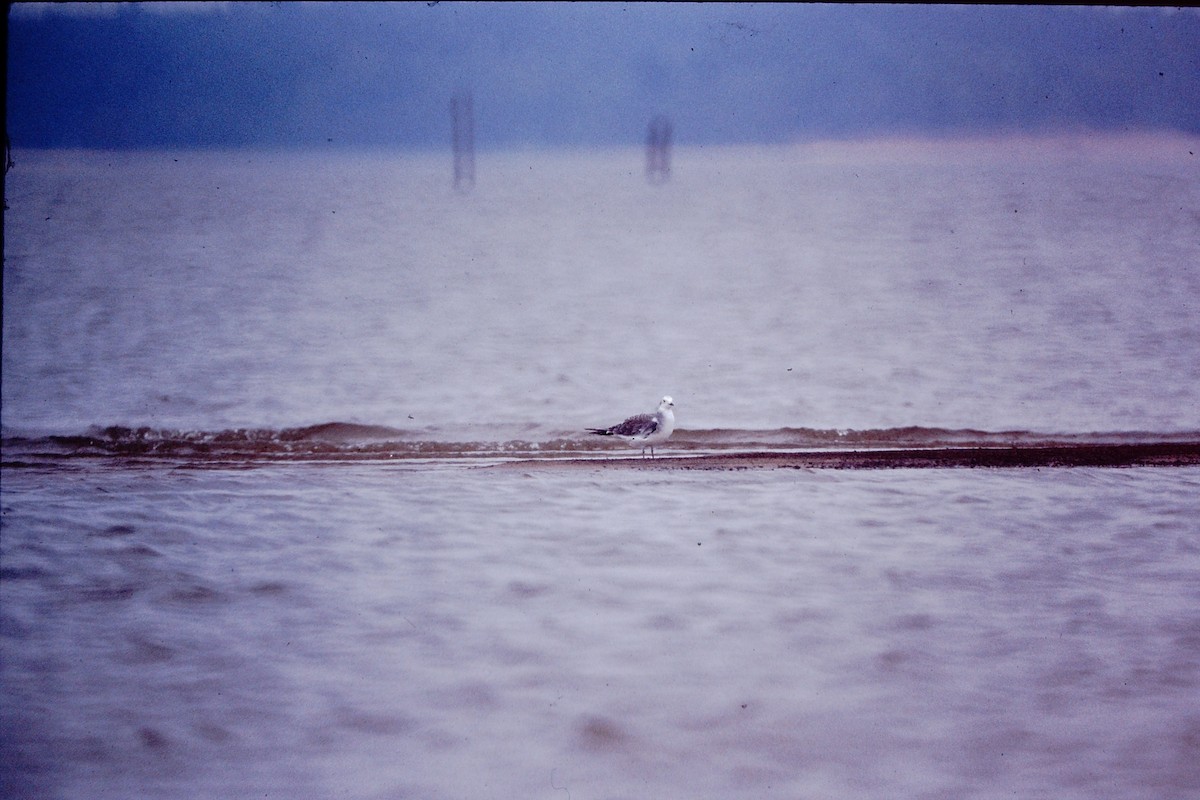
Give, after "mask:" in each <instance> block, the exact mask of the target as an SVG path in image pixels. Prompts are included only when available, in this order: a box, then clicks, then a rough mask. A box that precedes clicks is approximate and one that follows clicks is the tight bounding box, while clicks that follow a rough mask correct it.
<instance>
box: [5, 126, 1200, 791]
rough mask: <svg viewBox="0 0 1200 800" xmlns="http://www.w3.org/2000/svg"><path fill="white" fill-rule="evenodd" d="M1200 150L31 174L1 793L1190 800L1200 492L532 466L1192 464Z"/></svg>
mask: <svg viewBox="0 0 1200 800" xmlns="http://www.w3.org/2000/svg"><path fill="white" fill-rule="evenodd" d="M1198 144H1200V143H1198V142H1196V141H1195V140H1191V139H1180V138H1170V137H1156V138H1146V137H1143V138H1132V137H1131V138H1122V139H1115V140H1114V139H1109V140H1105V139H1059V140H1042V141H1032V140H1003V141H994V142H949V141H948V142H935V143H929V142H887V143H876V144H842V145H835V144H823V145H804V146H800V145H797V146H795V147H788V148H728V149H715V150H712V149H707V148H706V149H697V150H687V149H683V150H680V151H678V152H677V153H676V158H675V161H674V167H675V169H674V172H673V175H672V179H671V181H670V182H668V183H667V184H665V185H659V186H651V185H648V184H647V182H646V181H645V179H644V177H643V176H642V174H641V160H640V158H641V154H640V153H638V152H637V151H635V150H624V151H610V152H601V153H508V154H491V155H487V156H486V157H484V154H481V156H480V159H479V181H478V184H477V186H476V189H475V191H474V192H472V193H469V194H457V193H455V192H454V191H452V189H451V188H450V186H449V177H450V175H449V171H450V170H449V164H448V159H446V158H444V157H442V156H432V155H430V156H424V155H411V154H410V155H403V154H387V153H340V154H315V153H311V154H304V153H250V152H237V153H229V152H224V153H218V152H206V153H197V152H180V153H138V154H130V153H119V154H118V153H88V152H45V153H35V152H18V153H16V154H15V160H16V162H17V166H16V168H15V169H14V171H12V172H10V173H9V175H8V176H7V187H6V188H7V191H8V203H9V205H10V209H9V210H8V211H7V212H6V216H5V237H6V238H5V271H4V312H5V313H4V343H3V369H4V381H3V434H4V465H3V467H2V476H0V477H2V483H0V493H2V509H0V522H2V526H3V527H2V535H0V689H2V692H3V702H0V795H3V796H6V797H9V796H11V797H34V798H43V797H48V798H66V799H70V800H73V799H74V798H81V799H82V798H88V799H89V800H91V799H92V798H128V797H144V798H211V797H261V796H285V797H303V798H326V797H353V798H380V799H381V800H382V799H383V798H388V799H390V798H408V797H412V798H431V797H461V798H475V797H480V798H489V797H496V798H511V797H545V798H564V799H565V800H580V798H614V799H615V798H634V797H638V798H641V797H694V798H730V797H745V798H750V797H754V798H760V797H786V798H796V797H814V798H815V797H861V798H881V799H882V798H932V797H945V798H993V797H994V798H999V797H1013V796H1018V797H1053V798H1068V799H1071V798H1079V800H1084V798H1087V799H1088V800H1092V799H1094V798H1146V799H1147V800H1149V799H1150V798H1154V799H1155V800H1157V799H1158V798H1186V797H1193V796H1196V794H1197V792H1198V791H1200V766H1197V765H1200V713H1197V711H1195V709H1196V708H1200V588H1198V587H1200V526H1198V525H1197V523H1196V522H1195V520H1196V519H1200V500H1198V499H1197V498H1200V491H1198V489H1200V468H1196V467H1176V468H1135V469H1092V468H1075V469H996V470H968V469H925V470H881V471H861V470H859V471H855V470H849V471H841V470H836V471H835V470H761V469H760V470H746V471H721V470H710V471H700V472H689V471H682V470H676V469H669V468H663V469H650V470H625V469H600V468H599V467H596V468H592V467H589V466H587V465H586V464H585V465H582V466H578V465H577V466H566V465H562V464H559V463H558V462H557V461H556V460H555V459H548V460H547V459H545V457H544V455H543V454H545V453H548V452H554V453H558V452H559V451H564V450H565V451H569V452H571V453H582V454H584V455H586V456H588V457H590V458H602V457H605V456H608V455H614V454H613V453H610V452H609V450H608V449H607V445H605V444H604V443H603V442H594V441H589V440H588V439H587V438H585V436H586V435H585V434H583V432H582V431H583V429H584V428H586V427H589V426H595V425H606V424H612V423H614V422H617V421H619V420H620V419H621V418H622V417H624V416H625V415H627V414H630V413H636V412H640V411H649V410H651V409H652V408H653V406H654V404H655V403H656V402H657V399H658V397H659V396H661V395H662V394H665V393H669V394H671V395H672V396H673V397H674V398H675V401H676V413H677V418H678V424H679V427H680V430H679V432H678V433H677V434H676V437H675V438H674V439H673V442H676V444H674V445H673V444H672V442H668V443H667V445H666V446H665V448H663V450H664V451H665V453H667V454H670V453H671V451H672V447H673V446H674V447H677V448H679V449H680V450H682V451H684V452H688V451H689V449H690V448H699V449H705V448H707V449H713V448H723V449H733V450H739V449H741V450H755V449H761V448H763V447H776V446H780V447H795V446H797V443H799V446H820V447H825V446H831V444H832V443H836V442H837V441H839V438H840V437H843V436H844V437H845V439H846V441H847V442H851V443H856V444H857V445H865V446H875V447H887V446H889V445H891V444H895V443H896V442H903V443H904V445H905V446H914V444H915V445H916V446H919V445H920V444H922V443H926V444H932V443H944V442H947V441H948V442H950V443H951V444H954V443H964V442H971V443H982V444H984V445H986V446H996V445H999V444H1003V443H1004V442H1007V441H1020V442H1022V443H1031V442H1032V443H1034V444H1036V443H1037V442H1041V441H1049V440H1054V441H1059V440H1065V441H1082V442H1094V441H1107V440H1117V441H1134V442H1137V441H1160V440H1161V441H1190V440H1200V403H1198V402H1197V400H1198V398H1200V358H1198V357H1197V356H1198V355H1200V321H1198V320H1200V314H1197V310H1198V309H1197V302H1198V299H1200V275H1198V273H1197V265H1200V213H1198V211H1197V209H1200V202H1198V201H1200V168H1198V167H1197V162H1196V158H1195V155H1194V153H1195V152H1196V151H1197V145H1198ZM910 426H913V427H910ZM363 440H370V441H372V442H376V443H382V444H380V449H379V450H378V451H372V450H366V451H364V450H361V449H356V448H359V444H357V442H360V441H363ZM213 442H217V443H225V444H222V445H221V447H222V448H224V449H221V448H218V449H217V451H214V450H213V449H212V448H210V447H209V444H210V443H213ZM231 442H232V444H229V443H231ZM297 442H299V443H300V444H297ZM347 442H349V444H347ZM464 442H466V443H475V444H470V445H464V444H463V443H464ZM406 443H410V444H411V443H415V444H412V446H411V447H409V446H408V444H406ZM294 447H300V449H301V452H294V450H293V448H294ZM305 448H307V449H305ZM314 448H315V449H314ZM406 448H407V449H406ZM314 452H315V453H318V454H319V455H320V456H321V460H320V461H319V463H318V462H314V461H312V460H308V458H309V456H311V455H312V454H313V453H314ZM231 453H232V454H233V455H232V456H231V455H230V454H231ZM619 455H621V456H626V457H627V452H626V451H621V452H620V453H619ZM634 457H636V454H635V455H634ZM669 464H670V462H669V461H667V460H664V461H663V466H664V467H667V466H669Z"/></svg>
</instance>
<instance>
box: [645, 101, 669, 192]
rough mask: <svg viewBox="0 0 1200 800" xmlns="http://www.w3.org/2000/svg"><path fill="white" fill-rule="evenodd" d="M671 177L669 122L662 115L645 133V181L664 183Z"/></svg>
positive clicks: (653, 121)
mask: <svg viewBox="0 0 1200 800" xmlns="http://www.w3.org/2000/svg"><path fill="white" fill-rule="evenodd" d="M670 177H671V120H669V119H667V118H666V117H665V116H663V115H662V114H659V115H658V116H656V117H655V118H654V119H652V120H650V128H649V130H648V131H647V132H646V180H648V181H650V182H651V183H665V182H666V181H667V179H668V178H670Z"/></svg>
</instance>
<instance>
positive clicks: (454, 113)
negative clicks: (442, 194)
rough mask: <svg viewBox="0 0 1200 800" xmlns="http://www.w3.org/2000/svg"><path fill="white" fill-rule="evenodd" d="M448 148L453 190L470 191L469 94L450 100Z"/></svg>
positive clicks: (471, 120)
mask: <svg viewBox="0 0 1200 800" xmlns="http://www.w3.org/2000/svg"><path fill="white" fill-rule="evenodd" d="M450 146H451V148H452V149H453V151H454V188H455V189H457V190H458V191H460V192H467V191H470V190H471V188H472V187H474V186H475V113H474V109H473V108H472V102H471V93H470V92H459V93H458V94H456V95H454V96H453V97H451V98H450Z"/></svg>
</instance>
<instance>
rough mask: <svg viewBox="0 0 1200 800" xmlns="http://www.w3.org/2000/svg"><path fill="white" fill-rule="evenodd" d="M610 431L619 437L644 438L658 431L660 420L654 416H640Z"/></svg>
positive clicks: (631, 418)
mask: <svg viewBox="0 0 1200 800" xmlns="http://www.w3.org/2000/svg"><path fill="white" fill-rule="evenodd" d="M608 430H609V431H610V432H612V433H615V434H616V435H618V436H643V435H646V434H651V433H654V432H655V431H656V430H658V419H657V418H656V417H655V416H654V415H653V414H638V415H637V416H636V417H630V418H629V419H627V420H625V421H624V422H622V423H621V424H620V425H614V426H612V427H611V428H609V429H608Z"/></svg>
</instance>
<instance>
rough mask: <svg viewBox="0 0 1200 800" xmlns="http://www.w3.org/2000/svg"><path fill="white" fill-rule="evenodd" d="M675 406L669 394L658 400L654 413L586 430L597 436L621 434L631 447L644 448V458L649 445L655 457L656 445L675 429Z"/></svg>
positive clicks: (652, 455)
mask: <svg viewBox="0 0 1200 800" xmlns="http://www.w3.org/2000/svg"><path fill="white" fill-rule="evenodd" d="M674 408H675V401H674V400H672V399H671V398H670V396H667V397H664V398H663V399H662V400H659V401H658V411H656V412H654V413H653V414H637V415H635V416H632V417H630V418H629V419H627V420H625V421H624V422H622V423H620V424H619V425H613V426H612V427H611V428H587V429H586V430H587V432H588V433H594V434H596V435H597V436H620V437H621V438H622V439H624V440H625V442H626V443H627V444H628V445H629V446H630V447H640V448H642V457H643V458H644V457H645V455H646V448H647V447H649V448H650V457H651V458H654V445H656V444H662V443H663V442H665V441H666V440H667V438H668V437H670V435H671V432H672V431H674V430H675V411H674V410H673V409H674Z"/></svg>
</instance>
